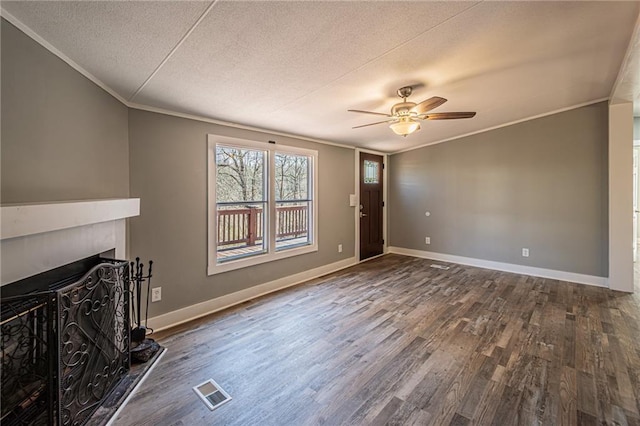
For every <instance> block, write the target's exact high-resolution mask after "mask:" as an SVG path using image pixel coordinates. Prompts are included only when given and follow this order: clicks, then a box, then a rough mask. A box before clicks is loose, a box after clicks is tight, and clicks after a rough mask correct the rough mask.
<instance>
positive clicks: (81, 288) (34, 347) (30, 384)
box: [0, 256, 130, 425]
mask: <svg viewBox="0 0 640 426" xmlns="http://www.w3.org/2000/svg"><path fill="white" fill-rule="evenodd" d="M0 291H1V296H2V302H1V303H2V306H1V311H0V312H1V313H0V326H1V330H2V341H1V346H2V347H1V353H2V390H1V396H2V401H1V402H2V407H1V417H0V423H2V424H3V425H14V424H15V425H22V424H43V425H82V424H84V423H85V422H87V421H88V420H89V419H90V418H91V415H92V414H93V413H94V411H95V410H96V409H97V408H98V407H99V406H100V404H101V403H102V401H104V400H105V399H106V398H107V397H108V396H109V393H110V392H111V391H112V390H113V389H114V388H115V386H116V385H117V384H118V383H119V381H120V380H121V379H122V378H123V377H124V376H125V375H126V374H127V373H128V371H129V369H130V356H129V345H130V318H129V315H130V302H129V264H128V263H127V262H125V261H118V260H114V259H105V258H102V257H99V256H92V257H90V258H87V259H83V260H80V261H77V262H73V263H71V264H69V265H65V266H62V267H60V268H56V269H53V270H51V271H47V272H44V273H41V274H38V275H35V276H33V277H29V278H25V279H23V280H20V281H17V282H14V283H11V284H7V285H5V286H2V288H1V289H0Z"/></svg>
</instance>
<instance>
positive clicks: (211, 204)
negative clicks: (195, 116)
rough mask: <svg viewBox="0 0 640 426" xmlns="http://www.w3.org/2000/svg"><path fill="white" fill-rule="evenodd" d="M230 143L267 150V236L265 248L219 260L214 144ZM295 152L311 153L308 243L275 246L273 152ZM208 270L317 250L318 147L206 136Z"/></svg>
mask: <svg viewBox="0 0 640 426" xmlns="http://www.w3.org/2000/svg"><path fill="white" fill-rule="evenodd" d="M218 144H220V145H227V146H228V145H231V146H237V147H239V148H250V149H251V148H253V149H260V150H264V151H267V164H266V165H265V166H266V167H265V171H266V174H267V209H268V219H269V220H268V223H267V224H266V227H265V230H264V236H263V238H269V240H268V244H267V252H266V253H261V254H256V255H252V256H247V257H244V258H239V259H234V260H228V261H225V262H223V263H219V262H218V259H217V257H218V256H217V253H218V252H217V248H218V247H217V235H216V233H217V229H216V228H217V226H216V214H217V206H216V204H217V203H216V173H217V170H216V146H217V145H218ZM276 152H278V153H283V154H298V155H306V156H309V157H311V163H312V164H311V177H312V181H311V182H310V187H311V188H310V193H311V200H312V205H313V208H312V209H311V225H310V226H309V233H310V240H311V244H307V245H304V246H299V247H292V248H287V249H280V250H276V234H275V229H276V199H275V194H276V191H275V180H276V179H275V154H276ZM207 178H208V187H207V195H208V196H207V199H208V200H207V240H208V243H207V246H208V250H207V274H208V275H214V274H219V273H222V272H227V271H233V270H235V269H240V268H246V267H249V266H254V265H259V264H261V263H266V262H272V261H274V260H279V259H286V258H288V257H293V256H299V255H301V254H307V253H313V252H316V251H318V151H315V150H311V149H305V148H298V147H294V146H288V145H280V144H273V143H267V142H256V141H251V140H246V139H238V138H230V137H226V136H219V135H208V136H207Z"/></svg>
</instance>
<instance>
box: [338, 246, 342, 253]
mask: <svg viewBox="0 0 640 426" xmlns="http://www.w3.org/2000/svg"><path fill="white" fill-rule="evenodd" d="M338 253H342V244H338Z"/></svg>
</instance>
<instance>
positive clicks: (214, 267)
mask: <svg viewBox="0 0 640 426" xmlns="http://www.w3.org/2000/svg"><path fill="white" fill-rule="evenodd" d="M316 251H318V245H317V244H314V245H310V246H304V247H298V248H292V249H288V250H283V251H277V252H274V253H265V254H259V255H255V256H251V257H245V258H242V259H236V260H230V261H228V262H224V263H212V262H211V261H210V263H209V266H208V268H207V274H208V275H215V274H221V273H223V272H229V271H233V270H236V269H242V268H247V267H250V266H255V265H260V264H262V263H267V262H273V261H275V260H280V259H286V258H289V257H294V256H299V255H301V254H307V253H313V252H316Z"/></svg>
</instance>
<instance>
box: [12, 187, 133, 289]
mask: <svg viewBox="0 0 640 426" xmlns="http://www.w3.org/2000/svg"><path fill="white" fill-rule="evenodd" d="M139 214H140V199H139V198H124V199H122V198H120V199H103V200H82V201H63V202H55V203H51V202H50V203H33V204H9V205H2V206H0V224H1V226H0V230H1V231H0V240H1V251H0V258H1V266H2V269H1V270H0V285H4V284H8V283H11V282H14V281H17V280H20V279H22V278H26V277H29V276H31V275H35V274H38V273H40V272H44V271H47V270H49V269H53V268H56V267H58V266H62V265H65V264H67V263H70V262H74V261H76V260H79V259H83V258H85V257H89V256H92V255H95V254H99V253H104V252H106V251H109V250H113V249H115V256H116V258H119V259H126V222H125V219H126V218H128V217H133V216H138V215H139Z"/></svg>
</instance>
